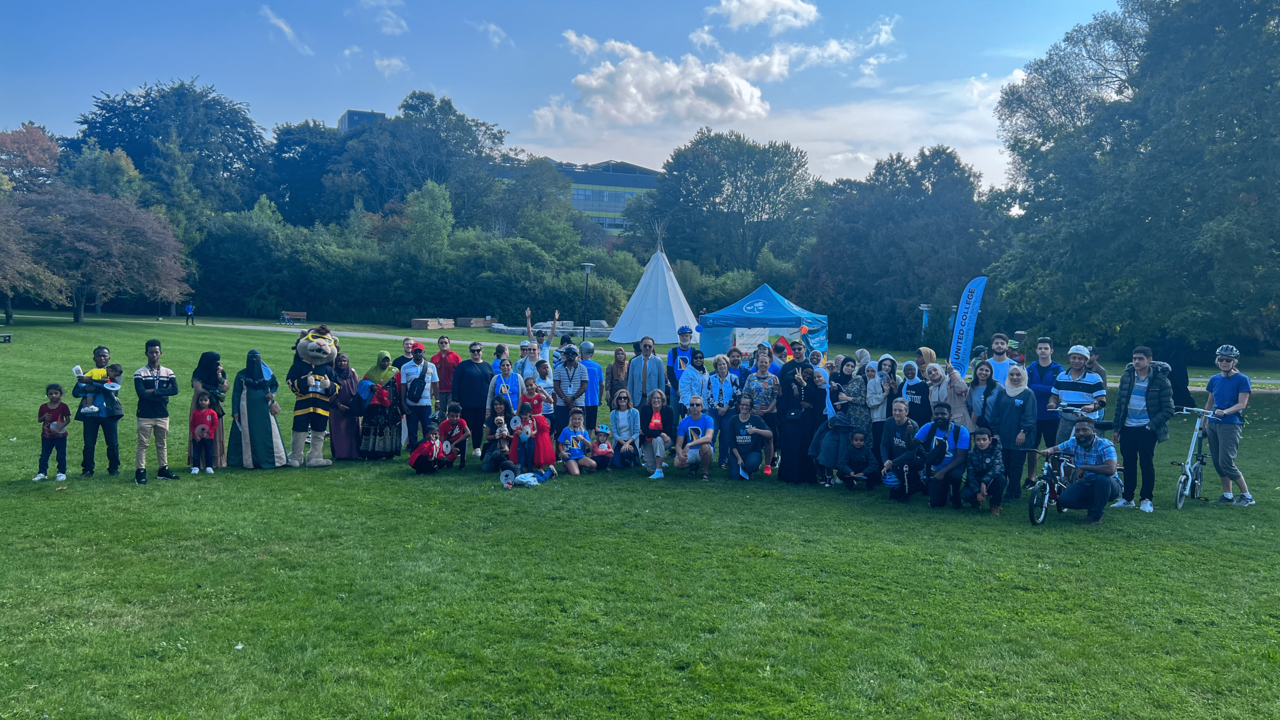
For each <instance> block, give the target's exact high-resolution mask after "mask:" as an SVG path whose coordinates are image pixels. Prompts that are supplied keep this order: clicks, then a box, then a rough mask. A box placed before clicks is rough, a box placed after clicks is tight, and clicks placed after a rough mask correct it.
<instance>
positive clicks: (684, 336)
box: [667, 325, 693, 415]
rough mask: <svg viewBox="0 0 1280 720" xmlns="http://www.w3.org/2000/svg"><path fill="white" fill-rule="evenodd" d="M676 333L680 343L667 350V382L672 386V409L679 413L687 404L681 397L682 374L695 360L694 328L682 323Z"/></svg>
mask: <svg viewBox="0 0 1280 720" xmlns="http://www.w3.org/2000/svg"><path fill="white" fill-rule="evenodd" d="M676 335H677V336H678V337H679V338H680V344H679V345H677V346H675V347H673V348H671V349H670V350H668V351H667V384H668V385H670V386H671V409H673V410H675V411H676V413H677V415H679V413H680V406H681V405H684V404H685V399H684V398H681V397H680V376H681V375H684V370H685V368H687V367H689V363H690V362H691V361H692V360H693V345H692V343H693V328H691V327H689V326H688V325H681V326H680V329H679V330H676Z"/></svg>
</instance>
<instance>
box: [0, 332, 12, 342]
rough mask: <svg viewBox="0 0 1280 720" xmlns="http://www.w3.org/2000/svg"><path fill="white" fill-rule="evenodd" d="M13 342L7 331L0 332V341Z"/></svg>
mask: <svg viewBox="0 0 1280 720" xmlns="http://www.w3.org/2000/svg"><path fill="white" fill-rule="evenodd" d="M11 342H13V336H12V335H10V334H8V333H0V343H11Z"/></svg>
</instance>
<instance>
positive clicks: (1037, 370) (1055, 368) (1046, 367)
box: [1027, 337, 1065, 483]
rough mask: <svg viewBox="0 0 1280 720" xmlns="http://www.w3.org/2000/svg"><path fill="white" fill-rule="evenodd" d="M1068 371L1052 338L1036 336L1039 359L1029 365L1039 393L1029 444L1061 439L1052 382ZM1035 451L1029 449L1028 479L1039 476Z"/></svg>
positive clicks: (1031, 380)
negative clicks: (1056, 354)
mask: <svg viewBox="0 0 1280 720" xmlns="http://www.w3.org/2000/svg"><path fill="white" fill-rule="evenodd" d="M1064 371H1065V368H1063V367H1062V364H1061V363H1056V362H1054V361H1053V338H1048V337H1042V338H1037V339H1036V362H1033V363H1031V364H1029V365H1027V387H1029V388H1031V392H1033V393H1035V394H1036V436H1035V438H1033V440H1032V442H1031V445H1030V447H1031V448H1038V447H1040V443H1041V442H1043V443H1044V446H1045V447H1049V446H1050V445H1056V444H1057V442H1058V413H1057V412H1055V411H1053V410H1050V409H1049V397H1050V396H1051V395H1053V383H1054V381H1055V380H1057V379H1058V376H1059V375H1061V374H1062V373H1063V372H1064ZM1037 462H1038V458H1037V456H1036V454H1035V453H1031V452H1029V453H1027V482H1028V483H1030V482H1032V480H1031V478H1034V477H1035V476H1036V469H1037V468H1036V463H1037Z"/></svg>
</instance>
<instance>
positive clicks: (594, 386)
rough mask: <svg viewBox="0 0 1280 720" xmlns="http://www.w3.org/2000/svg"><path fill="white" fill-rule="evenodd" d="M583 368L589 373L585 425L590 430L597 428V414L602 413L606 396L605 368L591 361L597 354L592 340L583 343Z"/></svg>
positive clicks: (583, 416) (584, 416)
mask: <svg viewBox="0 0 1280 720" xmlns="http://www.w3.org/2000/svg"><path fill="white" fill-rule="evenodd" d="M581 350H582V360H581V363H582V367H583V368H584V369H585V370H586V371H587V394H586V396H585V397H584V398H583V399H584V403H585V404H584V405H583V406H582V420H583V425H584V426H585V427H588V428H594V427H595V426H596V414H597V413H598V412H599V411H600V398H602V397H604V396H605V389H604V368H602V367H600V363H598V362H596V361H595V360H592V359H591V356H592V355H595V354H596V344H595V343H593V342H591V341H590V340H588V341H586V342H584V343H582V348H581Z"/></svg>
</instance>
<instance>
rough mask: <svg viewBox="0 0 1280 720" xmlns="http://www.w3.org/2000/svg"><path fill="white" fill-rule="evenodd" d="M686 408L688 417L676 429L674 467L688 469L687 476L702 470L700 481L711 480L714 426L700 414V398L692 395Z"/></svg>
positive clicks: (707, 417) (712, 422) (708, 417)
mask: <svg viewBox="0 0 1280 720" xmlns="http://www.w3.org/2000/svg"><path fill="white" fill-rule="evenodd" d="M686 406H687V407H688V408H689V415H688V416H687V417H685V419H683V420H681V421H680V426H679V427H678V428H676V467H678V468H683V467H687V468H689V474H690V475H692V474H693V473H695V472H697V469H698V468H699V467H701V468H702V481H703V482H707V481H709V480H711V475H710V474H709V473H710V471H711V459H712V455H714V454H715V437H716V424H715V422H714V421H713V420H712V419H711V416H709V415H703V414H702V398H701V397H699V396H697V395H694V396H693V397H690V398H689V401H688V403H687V404H686Z"/></svg>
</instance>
